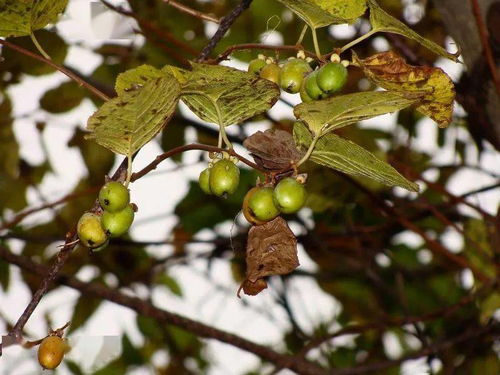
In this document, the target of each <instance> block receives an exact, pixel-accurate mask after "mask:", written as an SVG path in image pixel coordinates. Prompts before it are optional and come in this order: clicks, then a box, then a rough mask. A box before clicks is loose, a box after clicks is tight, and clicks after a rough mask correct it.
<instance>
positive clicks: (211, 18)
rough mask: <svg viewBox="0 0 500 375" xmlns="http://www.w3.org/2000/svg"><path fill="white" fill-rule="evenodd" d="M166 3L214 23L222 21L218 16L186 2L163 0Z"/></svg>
mask: <svg viewBox="0 0 500 375" xmlns="http://www.w3.org/2000/svg"><path fill="white" fill-rule="evenodd" d="M162 1H163V2H164V3H165V4H168V5H170V6H172V7H174V8H176V9H178V10H180V11H181V12H183V13H186V14H189V15H190V16H193V17H196V18H199V19H201V20H204V21H210V22H214V23H221V21H220V20H219V19H218V18H215V17H213V16H211V15H209V14H205V13H202V12H200V11H198V10H196V9H192V8H189V7H187V6H185V5H184V4H179V3H178V2H177V1H174V0H162Z"/></svg>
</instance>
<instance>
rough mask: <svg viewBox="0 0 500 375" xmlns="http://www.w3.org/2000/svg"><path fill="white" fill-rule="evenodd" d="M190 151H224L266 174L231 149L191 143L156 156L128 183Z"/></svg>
mask: <svg viewBox="0 0 500 375" xmlns="http://www.w3.org/2000/svg"><path fill="white" fill-rule="evenodd" d="M190 150H202V151H208V152H223V151H224V152H227V153H228V154H229V155H231V156H235V157H237V158H238V159H239V160H241V161H242V162H243V163H245V164H246V165H248V166H249V167H252V168H253V169H256V170H259V171H261V172H266V171H265V170H264V169H262V168H260V167H259V166H258V165H257V164H255V163H253V162H252V161H250V160H248V159H247V158H245V157H244V156H241V155H240V154H238V153H237V152H236V151H234V150H233V149H223V148H219V147H215V146H209V145H203V144H198V143H191V144H189V145H184V146H179V147H176V148H173V149H171V150H170V151H167V152H165V153H163V154H160V155H158V156H157V157H156V158H155V160H153V161H152V162H151V163H149V164H148V165H147V166H145V167H144V168H143V169H141V170H140V171H139V172H135V173H134V174H132V178H131V179H130V181H131V182H133V181H136V180H138V179H139V178H141V177H143V176H144V175H146V174H148V173H149V172H151V171H153V170H155V169H156V167H158V165H159V164H160V163H161V162H162V161H164V160H165V159H168V158H170V157H172V156H174V155H177V154H180V153H182V152H185V151H190Z"/></svg>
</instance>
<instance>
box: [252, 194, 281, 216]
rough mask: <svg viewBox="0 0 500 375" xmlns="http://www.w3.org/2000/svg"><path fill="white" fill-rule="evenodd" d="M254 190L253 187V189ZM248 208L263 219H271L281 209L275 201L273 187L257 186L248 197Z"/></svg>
mask: <svg viewBox="0 0 500 375" xmlns="http://www.w3.org/2000/svg"><path fill="white" fill-rule="evenodd" d="M252 190H253V189H252ZM248 208H249V209H250V211H251V213H253V215H254V216H255V217H256V218H257V220H261V221H269V220H272V219H274V218H275V217H276V216H278V215H279V213H280V212H279V210H278V208H277V207H276V206H275V204H274V201H273V189H272V188H270V187H262V188H257V189H256V190H254V191H253V192H252V195H251V196H250V197H249V199H248Z"/></svg>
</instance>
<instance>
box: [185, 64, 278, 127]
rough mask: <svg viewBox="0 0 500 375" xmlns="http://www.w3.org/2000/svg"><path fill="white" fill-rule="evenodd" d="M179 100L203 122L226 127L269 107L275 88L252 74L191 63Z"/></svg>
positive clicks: (270, 83) (276, 87)
mask: <svg viewBox="0 0 500 375" xmlns="http://www.w3.org/2000/svg"><path fill="white" fill-rule="evenodd" d="M182 92H183V96H182V100H183V101H184V103H186V105H187V106H188V107H189V108H190V109H191V110H192V111H193V112H194V113H195V114H196V115H197V116H198V117H199V118H201V119H202V120H204V121H207V122H211V123H214V124H218V125H220V126H229V125H232V124H238V123H240V122H242V121H243V120H246V119H248V118H250V117H252V116H255V115H256V114H259V113H261V112H264V111H266V110H268V109H269V108H271V107H272V106H273V105H274V103H276V101H277V100H278V97H279V95H280V91H279V89H278V86H277V85H276V84H274V83H273V82H271V81H268V80H266V79H262V78H258V77H256V76H255V75H254V74H250V73H247V72H243V71H241V70H237V69H233V68H228V67H225V66H218V65H208V64H193V70H192V71H191V74H190V75H189V81H188V82H187V83H186V84H185V85H184V87H183V89H182Z"/></svg>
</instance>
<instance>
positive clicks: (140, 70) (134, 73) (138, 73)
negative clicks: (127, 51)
mask: <svg viewBox="0 0 500 375" xmlns="http://www.w3.org/2000/svg"><path fill="white" fill-rule="evenodd" d="M164 76H165V74H163V73H162V72H161V71H160V70H158V69H156V68H155V67H153V66H151V65H147V64H144V65H140V66H138V67H137V68H133V69H129V70H127V71H125V72H123V73H120V74H118V77H117V78H116V82H115V91H116V93H117V94H118V95H121V94H123V93H125V92H127V91H132V90H137V89H139V88H142V87H144V85H145V84H146V83H148V82H150V81H151V80H153V79H155V78H161V77H164Z"/></svg>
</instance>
